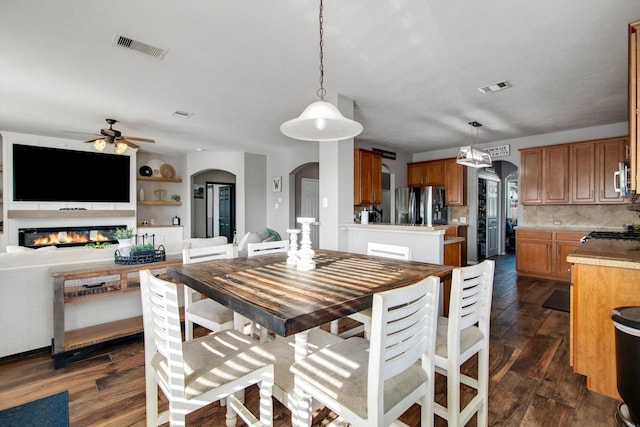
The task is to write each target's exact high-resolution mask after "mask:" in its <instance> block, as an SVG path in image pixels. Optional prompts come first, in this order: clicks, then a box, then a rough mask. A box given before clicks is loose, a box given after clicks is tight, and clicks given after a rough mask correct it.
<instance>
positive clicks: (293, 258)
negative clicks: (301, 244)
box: [287, 228, 301, 266]
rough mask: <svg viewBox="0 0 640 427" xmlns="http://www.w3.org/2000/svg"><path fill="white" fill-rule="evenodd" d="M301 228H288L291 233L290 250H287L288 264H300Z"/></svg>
mask: <svg viewBox="0 0 640 427" xmlns="http://www.w3.org/2000/svg"><path fill="white" fill-rule="evenodd" d="M300 231H301V230H298V229H295V228H293V229H288V230H287V233H289V251H288V252H287V255H288V256H287V265H291V266H295V265H297V264H298V260H299V259H300V258H299V257H298V234H300Z"/></svg>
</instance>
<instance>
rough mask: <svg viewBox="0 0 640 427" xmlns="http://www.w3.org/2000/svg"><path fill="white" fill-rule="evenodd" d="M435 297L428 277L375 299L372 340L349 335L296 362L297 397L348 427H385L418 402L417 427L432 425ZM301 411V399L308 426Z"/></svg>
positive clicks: (435, 285)
mask: <svg viewBox="0 0 640 427" xmlns="http://www.w3.org/2000/svg"><path fill="white" fill-rule="evenodd" d="M439 292H440V279H439V278H438V277H435V276H430V277H428V278H426V279H423V280H421V281H419V282H418V283H415V284H412V285H409V286H405V287H402V288H396V289H392V290H389V291H385V292H380V293H377V294H374V296H373V307H372V313H373V316H372V324H371V326H372V327H371V339H370V340H366V339H364V338H360V337H351V338H349V339H346V340H345V341H343V342H341V343H338V344H333V345H330V346H328V347H325V348H323V349H322V350H320V351H317V352H315V353H313V354H311V355H309V356H307V357H305V358H304V359H302V360H300V361H298V362H296V363H294V364H293V365H292V366H291V371H292V372H293V374H294V384H295V387H296V389H297V395H301V394H302V395H304V397H305V398H311V399H312V400H317V401H319V402H321V403H322V404H323V405H324V406H326V407H328V408H329V409H330V410H332V411H333V412H335V413H336V414H337V415H338V416H339V417H341V418H342V419H343V420H344V421H346V422H348V423H350V424H351V425H353V426H374V425H375V426H388V425H390V424H391V423H392V422H393V421H395V420H396V419H398V417H400V415H402V414H403V413H404V412H405V411H407V410H408V409H409V408H410V407H411V406H412V405H413V404H414V403H416V402H417V401H419V402H420V403H421V413H420V418H421V423H420V425H421V426H423V427H424V426H431V425H433V421H434V417H433V410H432V402H433V397H434V384H433V379H434V364H433V363H434V359H433V355H434V351H435V337H436V322H437V317H438V311H437V310H438V294H439ZM418 361H419V363H418ZM306 406H307V405H305V404H304V402H302V401H301V402H299V408H298V417H297V421H298V423H299V425H300V426H302V425H309V424H310V421H311V413H310V411H309V408H308V407H306Z"/></svg>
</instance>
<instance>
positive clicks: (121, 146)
mask: <svg viewBox="0 0 640 427" xmlns="http://www.w3.org/2000/svg"><path fill="white" fill-rule="evenodd" d="M127 148H129V146H128V145H127V144H126V143H124V142H122V141H119V142H116V145H115V146H114V147H113V149H114V150H115V151H116V153H117V154H122V153H124V152H125V151H127Z"/></svg>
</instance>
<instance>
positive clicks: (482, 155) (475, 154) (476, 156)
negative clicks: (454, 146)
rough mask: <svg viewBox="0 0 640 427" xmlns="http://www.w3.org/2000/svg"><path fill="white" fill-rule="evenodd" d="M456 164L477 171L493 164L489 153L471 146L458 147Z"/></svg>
mask: <svg viewBox="0 0 640 427" xmlns="http://www.w3.org/2000/svg"><path fill="white" fill-rule="evenodd" d="M456 163H458V164H460V165H464V166H469V167H472V168H478V169H479V168H488V167H490V166H491V165H492V164H493V163H492V161H491V155H490V154H489V153H487V152H486V151H484V150H482V149H479V148H475V147H474V146H472V145H467V146H466V147H460V150H459V151H458V157H457V158H456Z"/></svg>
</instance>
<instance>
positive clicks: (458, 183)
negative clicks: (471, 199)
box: [443, 157, 467, 206]
mask: <svg viewBox="0 0 640 427" xmlns="http://www.w3.org/2000/svg"><path fill="white" fill-rule="evenodd" d="M443 163H444V188H445V197H446V205H447V206H464V205H465V204H466V203H465V202H466V200H465V191H464V187H465V184H466V182H467V168H466V167H464V166H463V165H459V164H457V163H456V159H455V157H454V158H451V159H445V160H444V161H443Z"/></svg>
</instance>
